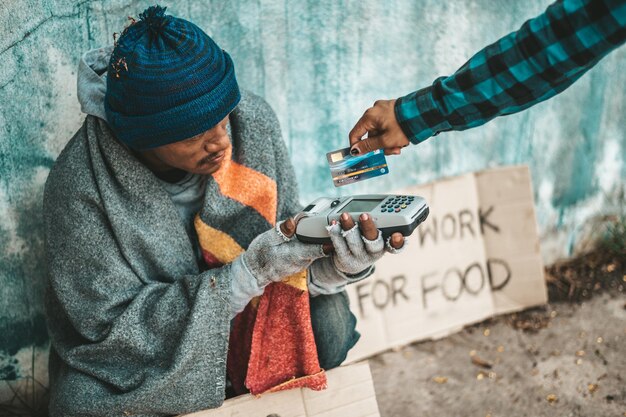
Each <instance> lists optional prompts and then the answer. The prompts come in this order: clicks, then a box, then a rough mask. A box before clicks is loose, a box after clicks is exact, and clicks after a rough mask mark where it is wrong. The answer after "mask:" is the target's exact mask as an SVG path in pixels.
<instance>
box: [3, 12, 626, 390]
mask: <svg viewBox="0 0 626 417" xmlns="http://www.w3.org/2000/svg"><path fill="white" fill-rule="evenodd" d="M150 4H151V2H148V1H128V0H114V1H95V0H93V1H89V0H86V1H81V2H74V1H69V0H39V1H37V0H19V1H18V0H0V34H1V35H2V36H0V103H1V104H0V106H1V107H0V215H1V218H0V380H2V379H5V380H13V379H16V378H19V377H25V376H31V377H32V376H33V375H34V377H35V378H36V379H38V380H41V381H45V378H46V376H45V351H46V347H47V346H46V343H47V340H46V334H45V325H44V318H43V314H42V304H43V301H42V300H43V292H44V286H43V281H44V280H43V277H44V273H45V262H44V254H43V245H42V216H41V198H42V187H43V184H44V182H45V179H46V176H47V174H48V172H49V169H50V167H51V165H52V164H53V161H54V160H55V158H56V157H57V155H58V154H59V152H60V151H61V149H62V148H63V146H64V144H65V143H66V142H67V141H68V140H69V138H70V137H71V136H72V134H73V133H74V132H75V131H76V129H77V128H78V127H79V125H80V123H81V122H82V119H83V115H82V114H81V113H80V111H79V107H78V103H77V101H76V87H75V84H76V82H75V77H76V74H75V69H76V67H77V62H78V59H79V56H80V55H81V54H82V53H83V52H84V51H86V50H87V49H90V48H93V47H98V46H102V45H105V44H108V43H111V40H112V34H113V32H119V31H121V29H122V28H123V26H124V25H125V24H126V16H128V15H132V16H137V14H138V13H139V12H140V11H142V10H143V9H144V8H145V7H146V6H148V5H150ZM161 4H162V5H166V6H169V11H170V12H171V13H173V14H175V15H178V16H180V17H184V18H188V19H190V20H192V21H194V22H196V23H197V24H198V25H199V26H200V27H202V28H204V29H205V30H206V31H207V32H208V33H209V34H211V35H212V36H213V37H214V38H215V39H216V41H217V42H218V43H219V44H220V45H221V46H222V47H223V48H224V49H226V50H228V51H229V52H230V53H231V55H232V56H233V59H234V60H235V64H236V69H237V75H238V79H239V81H240V84H241V85H242V86H243V87H244V88H247V89H249V90H251V91H253V92H256V93H258V94H260V95H262V96H264V97H265V98H266V99H267V100H268V101H269V102H270V104H272V106H273V107H274V109H275V110H276V112H277V114H278V117H279V119H280V121H281V124H282V127H283V131H284V135H285V138H286V141H287V143H288V146H289V149H290V151H291V155H292V159H293V162H294V165H295V167H296V172H297V176H298V180H299V183H300V186H301V192H302V199H303V201H304V200H309V199H312V198H314V197H317V196H319V195H322V194H335V193H337V192H350V193H358V192H366V191H367V192H385V191H388V190H390V189H393V188H397V187H402V186H405V185H408V184H413V183H420V182H424V181H429V180H433V179H435V178H438V177H441V176H446V175H453V174H458V173H462V172H467V171H471V170H477V169H481V168H484V167H488V166H491V165H500V164H520V163H526V164H529V165H530V166H531V170H532V173H533V179H534V185H535V195H536V200H537V208H538V217H539V221H540V229H541V232H542V234H543V236H544V252H545V255H546V257H547V258H549V259H553V258H554V257H555V256H563V255H568V254H569V251H570V250H571V248H572V247H573V244H575V243H576V241H577V239H578V236H579V235H580V232H581V230H582V229H581V225H584V224H587V220H588V219H590V218H591V217H593V216H594V215H598V214H602V213H604V212H610V211H613V210H615V209H616V208H615V206H614V204H615V197H614V196H615V195H617V193H618V191H619V190H620V189H623V187H624V178H625V177H626V164H624V154H625V150H626V108H625V103H626V93H625V87H626V71H625V70H624V68H625V63H626V48H622V49H621V50H618V51H616V52H614V53H613V54H612V55H611V56H609V57H608V58H606V59H605V60H603V61H602V62H601V63H600V64H599V65H598V66H597V67H596V68H594V69H593V70H591V71H590V73H589V74H587V75H586V76H585V77H583V78H582V79H581V80H580V81H578V83H577V84H576V85H574V86H573V87H572V88H570V89H569V90H567V91H566V92H565V93H563V94H561V95H560V96H559V97H557V98H555V99H553V100H551V101H549V102H546V103H543V104H540V105H538V106H535V107H534V108H532V109H530V110H529V111H526V112H524V113H521V114H517V115H513V116H508V117H505V118H501V119H499V120H496V121H493V122H491V123H489V124H487V125H485V126H483V127H482V128H479V129H474V130H471V131H467V132H460V133H447V134H442V135H440V136H438V137H437V138H436V139H431V140H429V141H427V142H426V143H424V144H421V145H419V146H417V147H413V148H410V149H407V150H406V151H405V152H404V155H403V156H402V157H401V158H390V159H389V162H390V169H391V174H390V175H387V176H383V177H381V178H380V179H375V180H372V181H368V182H365V183H361V184H358V185H355V186H351V187H346V188H345V189H341V190H336V189H334V187H333V186H332V184H331V181H330V179H329V175H328V172H327V169H326V163H325V158H324V154H325V152H327V151H328V150H331V149H335V148H339V147H342V146H345V145H346V144H347V132H348V131H349V129H350V128H351V127H352V124H353V123H354V122H355V121H356V120H357V118H358V117H359V116H360V114H361V113H362V112H363V111H364V109H365V108H367V107H368V106H369V105H370V104H371V103H372V102H373V101H374V100H375V99H378V98H389V97H397V96H400V95H403V94H405V93H408V92H410V91H412V90H414V89H416V88H418V87H421V86H424V85H427V84H429V83H430V82H432V80H433V79H434V78H435V77H437V76H439V75H445V74H449V73H450V72H452V71H454V70H455V69H456V68H458V67H459V66H460V65H461V64H463V63H464V62H465V60H467V59H468V58H469V57H470V56H471V54H472V53H473V52H475V51H477V50H478V49H480V48H482V47H483V46H485V45H486V44H488V43H490V42H493V41H495V40H496V39H498V38H499V37H500V36H502V35H504V34H506V33H508V32H509V31H512V30H515V29H516V28H518V27H519V26H520V25H521V24H522V23H523V21H524V20H526V19H527V18H529V17H532V16H534V15H536V14H538V13H540V12H541V11H542V10H543V9H544V8H545V7H546V6H547V5H548V4H549V1H548V0H527V1H524V2H519V1H515V0H501V1H497V2H494V1H490V0H467V1H462V0H452V1H448V2H441V1H437V0H417V1H414V0H393V1H385V2H381V1H376V0H358V1H357V0H342V1H337V0H315V1H295V0H294V1H288V0H266V1H259V0H238V1H228V2H223V1H213V2H209V1H198V0H196V1H177V2H173V1H163V2H161ZM8 392H9V390H8V388H7V387H5V389H4V391H3V389H2V388H0V401H2V399H3V398H5V397H3V395H4V394H7V393H8ZM3 393H4V394H3Z"/></svg>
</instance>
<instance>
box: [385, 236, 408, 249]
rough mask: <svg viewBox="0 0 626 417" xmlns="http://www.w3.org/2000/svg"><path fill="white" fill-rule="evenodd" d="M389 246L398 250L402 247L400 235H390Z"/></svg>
mask: <svg viewBox="0 0 626 417" xmlns="http://www.w3.org/2000/svg"><path fill="white" fill-rule="evenodd" d="M389 244H390V245H391V247H392V248H394V249H400V248H401V247H402V246H404V236H402V233H399V232H396V233H394V234H392V235H391V239H390V241H389Z"/></svg>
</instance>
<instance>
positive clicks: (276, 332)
mask: <svg viewBox="0 0 626 417" xmlns="http://www.w3.org/2000/svg"><path fill="white" fill-rule="evenodd" d="M311 376H314V378H312V377H311ZM303 377H304V378H303ZM246 386H247V388H248V389H249V390H250V392H251V393H252V394H261V393H263V392H266V391H272V390H274V388H277V389H281V390H282V389H289V388H296V387H303V386H306V387H308V388H311V389H314V390H321V389H324V388H326V376H325V375H324V373H323V370H322V369H321V368H320V365H319V360H318V358H317V348H316V346H315V339H314V337H313V329H312V327H311V311H310V306H309V293H308V292H307V291H302V290H300V289H298V288H295V287H293V286H291V285H289V284H284V283H282V282H278V283H273V284H270V285H269V286H268V287H267V288H266V289H265V292H264V293H263V295H262V296H261V299H260V301H259V306H258V310H257V313H256V320H255V321H254V331H253V332H252V344H251V348H250V359H249V361H248V372H247V377H246Z"/></svg>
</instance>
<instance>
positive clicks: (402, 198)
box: [380, 195, 415, 213]
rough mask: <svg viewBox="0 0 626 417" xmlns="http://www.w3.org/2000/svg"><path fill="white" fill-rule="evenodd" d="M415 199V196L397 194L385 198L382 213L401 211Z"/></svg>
mask: <svg viewBox="0 0 626 417" xmlns="http://www.w3.org/2000/svg"><path fill="white" fill-rule="evenodd" d="M413 200H415V197H413V196H406V195H397V196H394V197H389V198H387V199H386V200H385V202H384V203H383V205H382V206H380V211H381V213H394V212H395V213H399V212H400V211H402V210H404V209H405V208H407V207H408V206H409V205H411V203H412V202H413Z"/></svg>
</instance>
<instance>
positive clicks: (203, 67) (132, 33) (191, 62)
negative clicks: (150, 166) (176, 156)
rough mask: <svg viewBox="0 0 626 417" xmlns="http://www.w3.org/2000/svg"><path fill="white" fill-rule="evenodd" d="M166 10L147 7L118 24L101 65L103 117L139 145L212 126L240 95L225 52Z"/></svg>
mask: <svg viewBox="0 0 626 417" xmlns="http://www.w3.org/2000/svg"><path fill="white" fill-rule="evenodd" d="M165 9H166V8H164V7H160V6H152V7H149V8H148V9H146V10H145V11H144V12H143V13H141V14H140V15H139V18H140V20H138V21H136V22H134V23H133V24H131V25H130V26H129V27H128V28H126V29H125V30H124V32H123V33H122V35H121V36H120V38H119V40H118V42H117V44H116V45H115V48H114V50H113V53H112V55H111V60H110V62H109V67H108V71H107V72H108V73H107V90H106V95H105V111H106V117H107V121H108V123H109V126H110V127H111V129H112V130H113V132H114V133H115V135H116V136H117V138H118V139H119V140H120V141H121V142H123V143H125V144H126V145H128V146H129V147H130V148H132V149H134V150H138V151H142V150H147V149H152V148H156V147H159V146H163V145H167V144H170V143H174V142H178V141H181V140H184V139H188V138H191V137H193V136H196V135H198V134H200V133H203V132H205V131H207V130H209V129H211V128H212V127H214V126H215V125H217V124H218V123H219V122H220V121H221V120H222V119H224V118H225V117H226V116H227V115H228V114H229V113H230V112H231V111H232V110H233V109H234V108H235V106H236V105H237V103H239V100H240V98H241V95H240V93H239V87H238V85H237V80H236V78H235V69H234V65H233V61H232V59H231V58H230V56H229V55H228V54H227V53H226V52H225V51H223V50H222V49H221V48H220V47H219V46H218V45H217V44H216V43H215V42H214V41H213V39H211V38H210V37H209V36H208V35H207V34H206V33H204V32H203V31H202V29H200V28H199V27H197V26H196V25H194V24H193V23H191V22H189V21H187V20H184V19H179V18H176V17H174V16H170V15H166V14H165Z"/></svg>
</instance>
